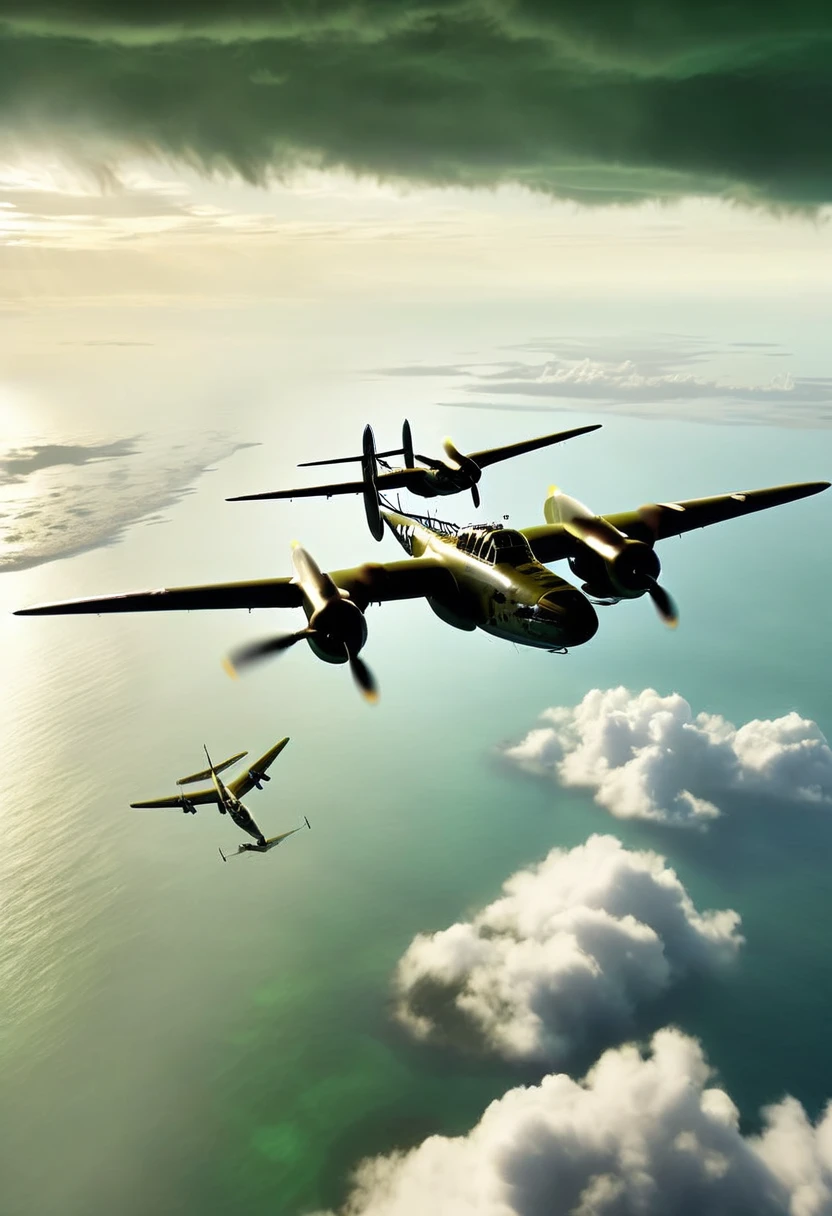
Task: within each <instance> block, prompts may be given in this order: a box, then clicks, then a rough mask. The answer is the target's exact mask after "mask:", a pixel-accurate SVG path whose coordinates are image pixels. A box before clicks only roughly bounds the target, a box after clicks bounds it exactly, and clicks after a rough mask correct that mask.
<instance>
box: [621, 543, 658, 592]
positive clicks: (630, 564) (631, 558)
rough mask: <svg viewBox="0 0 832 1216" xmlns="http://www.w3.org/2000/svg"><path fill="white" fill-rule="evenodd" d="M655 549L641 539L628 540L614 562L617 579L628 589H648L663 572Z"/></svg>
mask: <svg viewBox="0 0 832 1216" xmlns="http://www.w3.org/2000/svg"><path fill="white" fill-rule="evenodd" d="M661 568H662V566H661V562H660V561H659V559H658V557H657V556H656V552H655V550H654V549H651V547H650V546H649V545H646V544H645V543H644V541H641V540H628V541H626V542H625V544H624V545H623V546H622V549H621V552H620V553H619V554H618V555H617V556H616V557H615V559H614V560H613V562H612V573H613V578H614V579H615V581H616V582H617V583H618V584H619V585H620V586H621V587H622V588H623V589H624V590H626V591H646V590H647V588H648V587H649V586H650V585H651V583H653V582H655V580H656V579H657V578H658V577H659V574H660V573H661Z"/></svg>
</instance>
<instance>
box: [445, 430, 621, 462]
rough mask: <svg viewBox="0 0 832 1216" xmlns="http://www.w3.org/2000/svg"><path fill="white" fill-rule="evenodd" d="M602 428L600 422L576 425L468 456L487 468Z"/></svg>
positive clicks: (470, 453) (471, 453)
mask: <svg viewBox="0 0 832 1216" xmlns="http://www.w3.org/2000/svg"><path fill="white" fill-rule="evenodd" d="M600 429H601V423H600V422H594V423H593V424H592V425H591V426H576V427H574V428H573V429H572V430H571V431H556V432H555V433H554V434H553V435H540V436H539V438H537V439H522V440H521V441H520V442H519V443H507V444H504V445H503V447H500V448H485V449H484V450H483V451H481V452H469V453H468V457H469V459H470V460H473V461H474V463H475V464H478V465H479V467H480V468H481V469H487V468H488V466H489V465H490V464H497V463H498V461H500V460H511V459H512V457H514V456H524V455H525V454H526V452H536V451H538V449H539V448H548V447H551V446H552V445H553V444H555V443H564V442H565V441H566V440H567V439H575V438H576V437H577V436H578V435H588V434H589V432H590V431H598V430H600Z"/></svg>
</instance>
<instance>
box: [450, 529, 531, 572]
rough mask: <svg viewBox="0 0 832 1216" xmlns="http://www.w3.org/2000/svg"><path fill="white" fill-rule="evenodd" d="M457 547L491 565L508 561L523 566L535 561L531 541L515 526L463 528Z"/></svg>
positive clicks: (513, 564)
mask: <svg viewBox="0 0 832 1216" xmlns="http://www.w3.org/2000/svg"><path fill="white" fill-rule="evenodd" d="M456 544H457V548H458V549H460V550H461V551H462V552H463V553H470V554H471V556H472V557H478V558H479V559H480V561H483V562H488V563H489V564H490V565H492V566H493V565H495V564H496V565H499V564H501V563H503V562H506V563H507V564H509V565H512V566H522V565H523V564H524V562H531V561H534V558H533V557H532V551H531V549H530V548H529V542H528V541H527V540H526V538H525V536H523V534H522V533H521V532H515V531H514V529H513V528H463V529H462V531H461V532H460V533H459V535H458V536H457V540H456Z"/></svg>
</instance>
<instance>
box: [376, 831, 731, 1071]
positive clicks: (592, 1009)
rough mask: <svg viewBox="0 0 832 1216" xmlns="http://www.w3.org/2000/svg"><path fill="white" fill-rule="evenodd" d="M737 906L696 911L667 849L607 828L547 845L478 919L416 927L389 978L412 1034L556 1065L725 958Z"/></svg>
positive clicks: (613, 1033) (627, 1029)
mask: <svg viewBox="0 0 832 1216" xmlns="http://www.w3.org/2000/svg"><path fill="white" fill-rule="evenodd" d="M739 919H740V918H739V916H738V915H737V913H736V912H733V911H729V910H726V911H721V912H705V913H699V912H698V911H697V910H696V908H695V907H694V905H693V902H692V901H691V899H690V896H689V895H688V893H687V891H686V890H685V888H684V886H683V885H682V883H681V882H680V881H679V879H678V878H677V876H676V874H675V873H674V871H673V870H672V869H670V868H669V867H668V866H667V865H666V863H665V860H664V858H663V857H659V856H658V855H657V854H655V853H648V852H632V851H630V850H627V849H625V848H624V847H623V846H622V845H621V844H620V842H619V841H617V840H615V839H613V837H611V836H592V837H590V839H589V840H588V841H587V842H586V844H583V845H579V846H578V847H577V848H574V849H569V850H564V849H552V851H551V853H549V855H548V857H546V858H545V860H544V861H542V862H540V863H539V864H538V865H536V866H532V867H531V868H529V869H525V870H520V871H519V872H518V873H516V874H514V875H512V877H511V878H509V879H508V881H507V882H506V883H505V884H504V886H503V894H502V896H501V898H500V899H497V900H495V902H494V903H492V904H489V905H488V907H486V908H484V909H483V910H482V911H481V912H479V913H478V914H477V915H476V916H475V917H474V918H473V920H471V921H469V922H465V923H461V924H455V925H452V926H451V927H450V928H449V929H443V930H442V931H441V932H439V933H433V934H430V935H427V934H419V936H418V937H416V938H415V939H414V940H413V942H412V943H411V945H410V946H409V948H408V950H407V951H406V953H405V954H404V956H403V957H402V959H401V961H400V963H399V965H398V968H397V970H396V975H395V979H394V988H395V992H396V1015H397V1017H398V1018H399V1020H400V1021H402V1022H403V1023H404V1024H405V1025H406V1026H407V1027H408V1028H409V1029H410V1030H412V1031H413V1032H414V1033H415V1034H416V1035H417V1036H418V1037H419V1038H422V1039H430V1040H434V1041H440V1042H441V1041H445V1042H447V1041H450V1042H453V1043H455V1044H458V1045H462V1046H465V1047H472V1046H473V1047H479V1048H480V1049H483V1050H493V1051H496V1052H498V1053H499V1054H501V1055H503V1056H505V1057H506V1058H508V1059H510V1060H515V1061H538V1060H544V1061H546V1062H548V1063H557V1064H564V1063H565V1062H567V1061H569V1059H570V1058H571V1057H573V1056H574V1054H575V1052H576V1051H578V1050H586V1049H587V1048H589V1047H592V1048H597V1047H599V1046H606V1045H608V1044H609V1043H610V1042H613V1041H615V1040H617V1039H621V1038H623V1037H625V1035H627V1034H628V1033H631V1032H632V1029H633V1019H634V1015H635V1013H636V1010H638V1009H639V1008H641V1006H643V1005H644V1004H645V1003H647V1002H649V1001H650V1000H652V999H654V998H655V997H657V996H659V995H660V994H661V993H662V992H664V991H666V990H667V989H668V988H669V987H670V986H671V985H672V984H673V983H675V982H677V981H678V980H679V979H681V978H682V977H683V976H685V975H687V974H689V973H691V972H702V971H706V970H709V969H712V968H714V967H717V966H719V965H721V964H723V963H725V962H728V961H730V960H732V959H733V958H734V957H735V956H736V954H737V951H738V950H739V947H740V945H741V943H742V938H741V937H740V935H739V932H738V925H739Z"/></svg>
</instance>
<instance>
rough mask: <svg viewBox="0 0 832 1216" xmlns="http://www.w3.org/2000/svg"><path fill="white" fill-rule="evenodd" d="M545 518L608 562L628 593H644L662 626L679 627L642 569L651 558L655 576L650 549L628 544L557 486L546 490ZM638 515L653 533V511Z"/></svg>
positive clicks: (668, 600) (667, 599) (666, 597)
mask: <svg viewBox="0 0 832 1216" xmlns="http://www.w3.org/2000/svg"><path fill="white" fill-rule="evenodd" d="M544 514H545V516H546V522H547V523H550V524H561V525H562V527H563V528H565V530H566V531H567V532H568V533H569V535H570V536H574V537H575V539H576V540H579V541H580V542H581V543H582V544H584V545H586V546H587V548H588V549H591V550H592V551H593V552H594V553H597V554H598V556H599V557H601V558H603V560H604V561H605V562H609V563H610V565H611V566H612V568H613V570H614V572H615V576H616V577H618V578H619V580H620V581H621V582H622V583H624V584H625V585H626V586H628V587H629V588H630V589H634V590H636V591H646V592H647V594H648V595H649V596H650V599H651V600H652V601H653V605H654V607H655V609H656V611H657V612H658V614H659V616H660V617H661V619H662V620H663V621H664V623H665V625H667V626H668V627H669V628H670V629H675V628H676V626H677V625H678V624H679V610H678V609H677V607H676V604H675V603H674V601H673V598H672V596H671V595H670V593H669V592H667V591H665V589H664V587H662V586H661V585H660V584H659V583H658V582H657V581H656V579H655V577H654V576H653V575H652V574H651V573H650V572H649V569H645V568H644V567H645V564H646V557H647V555H650V560H651V561H654V562H655V571H656V573H658V570H659V564H658V558H656V557H655V555H654V553H653V548H652V546H651V545H646V544H645V543H644V542H643V541H638V540H631V539H630V537H628V536H625V535H624V533H623V532H619V530H618V528H615V527H613V525H612V524H611V523H609V522H608V521H607V520H606V519H603V518H602V517H601V516H600V515H595V514H594V512H593V511H591V510H590V508H589V507H587V506H585V505H584V504H583V503H582V502H579V501H578V499H577V498H572V497H571V495H569V494H564V493H563V491H562V490H559V489H558V487H557V486H551V487H550V488H549V497H548V498H547V499H546V503H545V505H544ZM641 514H642V518H643V520H644V523H645V524H647V526H648V527H650V529H651V531H653V532H654V533H655V531H656V523H655V512H654V510H653V513H652V514H651V508H650V507H644V508H642V511H641Z"/></svg>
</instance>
